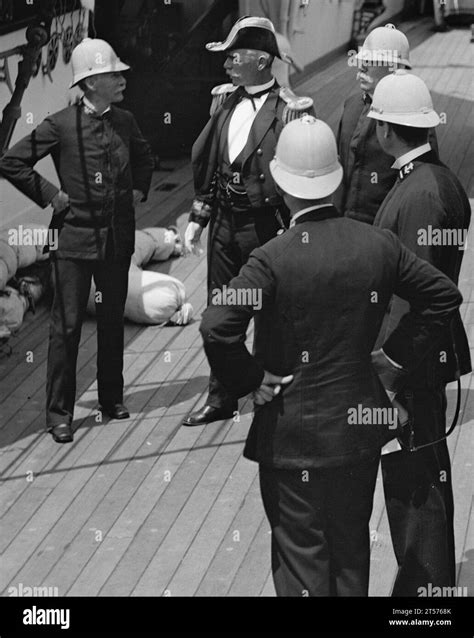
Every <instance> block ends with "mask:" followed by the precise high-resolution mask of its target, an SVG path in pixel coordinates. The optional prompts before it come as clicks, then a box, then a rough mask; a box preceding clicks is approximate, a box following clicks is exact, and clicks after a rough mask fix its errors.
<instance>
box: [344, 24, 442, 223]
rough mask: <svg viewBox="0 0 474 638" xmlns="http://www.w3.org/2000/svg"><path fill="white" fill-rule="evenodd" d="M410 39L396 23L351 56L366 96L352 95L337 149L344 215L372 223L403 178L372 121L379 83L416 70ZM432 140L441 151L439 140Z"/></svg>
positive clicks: (373, 34)
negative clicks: (411, 59)
mask: <svg viewBox="0 0 474 638" xmlns="http://www.w3.org/2000/svg"><path fill="white" fill-rule="evenodd" d="M409 54H410V48H409V44H408V40H407V38H406V36H405V34H403V33H402V32H401V31H399V30H398V29H395V27H394V26H393V24H387V25H385V26H384V27H377V28H376V29H374V30H373V31H371V33H369V35H368V36H367V38H366V39H365V41H364V44H363V45H362V48H361V50H360V51H359V52H358V53H357V55H354V56H353V57H352V58H351V63H352V62H353V63H354V64H356V65H357V67H358V68H359V69H360V70H359V72H358V74H357V77H358V79H359V82H360V88H361V91H362V95H360V94H356V95H352V96H351V97H349V98H348V99H347V100H346V102H345V104H344V111H343V114H342V118H341V121H340V123H339V130H338V134H337V145H338V151H339V160H340V162H341V164H342V168H343V170H344V176H343V178H342V182H341V185H340V186H339V188H338V190H337V191H336V193H335V195H334V205H335V206H336V208H338V210H340V211H341V213H342V214H344V215H346V216H347V217H351V218H352V219H357V220H358V221H362V222H366V223H367V224H372V223H373V221H374V218H375V215H376V213H377V210H378V208H379V206H380V204H381V203H382V202H383V200H384V199H385V197H386V195H387V193H388V192H389V190H390V189H391V188H392V186H393V185H394V183H395V179H396V177H397V173H396V171H394V170H393V169H392V168H391V164H392V162H391V161H390V158H389V157H388V156H387V155H386V154H385V153H384V152H383V151H382V149H381V148H380V145H379V143H378V141H377V135H376V132H375V128H376V127H375V123H374V122H373V121H372V120H370V119H368V118H367V113H368V112H369V109H370V105H371V103H372V96H373V93H374V90H375V87H376V86H377V83H378V82H379V81H380V80H381V79H382V78H383V77H385V76H386V75H388V74H389V73H392V72H393V71H394V70H395V69H397V68H400V67H401V68H403V67H405V68H408V69H411V65H410V62H409ZM430 141H431V143H432V146H433V148H434V149H435V150H437V142H436V136H435V135H434V133H433V134H432V136H431V138H430Z"/></svg>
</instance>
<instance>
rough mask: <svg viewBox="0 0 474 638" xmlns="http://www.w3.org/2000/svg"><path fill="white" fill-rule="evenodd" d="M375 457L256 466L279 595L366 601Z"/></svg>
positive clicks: (377, 459)
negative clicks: (342, 463) (308, 465)
mask: <svg viewBox="0 0 474 638" xmlns="http://www.w3.org/2000/svg"><path fill="white" fill-rule="evenodd" d="M378 462H379V457H378V455H377V457H376V458H374V459H371V460H370V461H365V462H362V463H358V464H357V465H353V466H350V467H337V468H324V469H310V470H308V471H307V472H308V474H307V475H305V473H304V471H302V470H277V469H270V468H265V467H263V466H260V489H261V493H262V499H263V505H264V508H265V513H266V515H267V518H268V520H269V522H270V527H271V530H272V549H271V551H272V573H273V582H274V584H275V589H276V593H277V596H303V597H304V596H367V595H368V588H369V565H370V537H369V520H370V515H371V512H372V503H373V495H374V490H375V480H376V477H377V468H378Z"/></svg>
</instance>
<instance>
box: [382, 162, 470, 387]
mask: <svg viewBox="0 0 474 638" xmlns="http://www.w3.org/2000/svg"><path fill="white" fill-rule="evenodd" d="M470 219H471V207H470V205H469V200H468V198H467V195H466V193H465V191H464V189H463V187H462V186H461V184H460V182H459V180H458V179H457V177H456V176H455V175H454V173H452V171H450V170H449V168H447V167H446V166H445V165H444V164H443V163H442V162H441V161H440V160H439V158H438V156H437V154H436V153H435V152H433V151H430V152H428V153H425V154H424V155H421V156H419V157H417V158H416V159H415V160H414V161H412V162H408V163H407V164H406V165H405V166H403V167H402V168H401V169H400V170H399V171H397V180H396V182H395V185H394V186H393V188H392V190H391V191H390V193H389V194H388V195H387V197H386V199H385V200H384V202H383V204H382V206H381V207H380V210H379V212H378V214H377V217H376V219H375V222H374V224H375V225H376V226H379V227H380V228H387V229H389V230H391V231H393V232H394V233H395V234H396V235H397V236H398V237H399V239H400V241H401V242H402V243H403V244H404V245H405V246H407V247H408V248H409V249H410V250H412V251H413V252H415V253H416V254H417V255H418V256H419V257H421V258H422V259H425V260H426V261H428V262H430V263H431V264H433V265H434V266H436V267H437V268H439V270H441V272H443V273H444V274H445V275H447V276H448V277H449V278H450V279H451V280H452V281H453V282H454V283H456V284H457V282H458V278H459V271H460V269H461V262H462V258H463V255H464V252H463V251H464V247H465V240H466V239H467V231H468V228H469V223H470ZM443 230H444V231H448V232H447V233H445V235H444V236H443V234H442V231H443ZM443 244H444V245H443ZM406 311H407V304H406V302H405V301H404V300H403V299H400V298H398V297H396V296H395V297H394V298H393V300H392V302H391V304H390V306H389V309H388V312H387V316H386V317H385V319H384V323H383V327H382V331H381V335H380V338H379V343H382V342H383V340H384V339H386V338H387V336H388V335H389V334H390V333H391V331H392V330H394V328H395V327H396V326H397V324H398V322H399V320H400V318H401V317H402V316H403V315H404V313H405V312H406ZM395 359H396V357H395ZM471 369H472V368H471V358H470V351H469V343H468V340H467V336H466V332H465V329H464V326H463V323H462V320H461V316H460V313H459V311H457V312H456V313H455V315H454V317H453V320H452V322H451V326H450V327H449V328H446V330H445V332H444V336H443V339H442V340H441V342H440V343H439V344H438V347H437V348H436V350H433V352H432V353H431V355H430V356H428V357H426V359H425V360H424V361H423V363H422V364H421V365H420V367H418V368H417V369H415V370H414V371H413V374H412V375H411V378H410V380H409V384H410V386H411V387H412V388H414V389H416V388H430V389H433V388H436V387H439V386H440V385H443V384H446V383H449V382H451V381H454V380H456V379H458V378H459V376H460V375H463V374H467V373H469V372H471Z"/></svg>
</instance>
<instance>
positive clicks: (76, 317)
mask: <svg viewBox="0 0 474 638" xmlns="http://www.w3.org/2000/svg"><path fill="white" fill-rule="evenodd" d="M129 266H130V259H121V260H114V259H113V257H111V256H110V255H108V256H107V259H106V260H105V261H98V260H86V259H58V258H56V257H53V258H52V267H53V283H54V298H53V306H52V308H51V318H50V332H49V350H48V368H47V382H46V394H47V400H46V425H47V428H48V429H51V428H52V427H54V426H55V425H59V424H60V423H71V421H72V419H73V412H74V402H75V398H76V364H77V354H78V349H79V342H80V339H81V329H82V323H83V320H84V314H85V310H86V307H87V300H88V297H89V292H90V287H91V279H92V277H94V281H95V284H96V289H97V293H100V295H101V297H102V299H101V302H100V303H96V313H97V383H98V394H99V402H100V404H101V405H107V404H114V403H121V402H122V400H123V376H122V370H123V346H124V337H123V312H124V307H125V300H126V298H127V290H128V269H129ZM97 298H98V297H97V295H96V300H97Z"/></svg>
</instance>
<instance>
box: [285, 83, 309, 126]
mask: <svg viewBox="0 0 474 638" xmlns="http://www.w3.org/2000/svg"><path fill="white" fill-rule="evenodd" d="M280 97H281V99H282V100H284V101H285V102H286V105H285V108H284V110H283V116H282V119H283V122H284V124H288V122H291V121H292V120H298V119H299V118H300V117H301V116H302V115H304V114H305V113H307V114H309V115H314V116H316V114H315V111H314V101H313V99H312V98H310V97H307V96H299V95H296V93H293V91H292V90H291V89H290V88H288V87H282V88H281V89H280Z"/></svg>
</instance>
